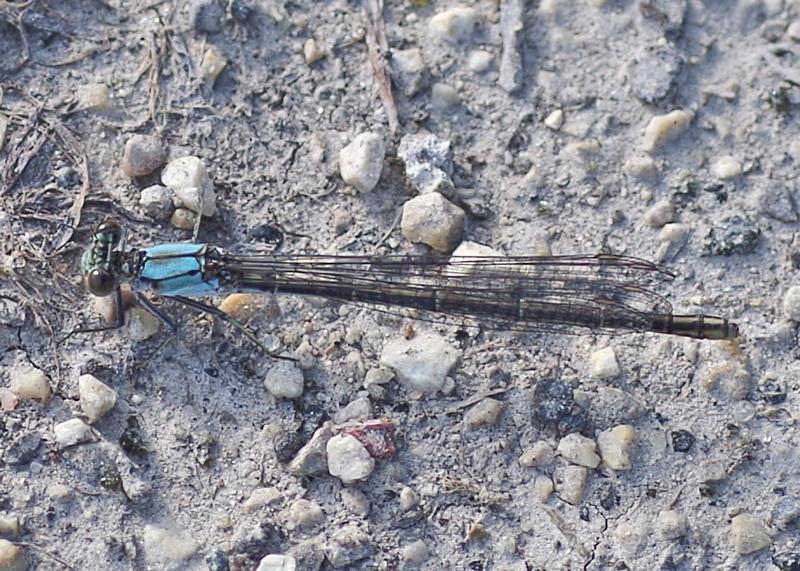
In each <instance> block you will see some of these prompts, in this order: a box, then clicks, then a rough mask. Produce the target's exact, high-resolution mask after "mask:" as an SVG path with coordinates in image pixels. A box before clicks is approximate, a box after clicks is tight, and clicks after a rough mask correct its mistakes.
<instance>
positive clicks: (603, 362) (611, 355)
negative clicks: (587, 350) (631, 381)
mask: <svg viewBox="0 0 800 571" xmlns="http://www.w3.org/2000/svg"><path fill="white" fill-rule="evenodd" d="M619 373H620V368H619V363H617V354H616V353H615V352H614V349H613V348H612V347H606V348H605V349H600V350H599V351H595V352H594V353H592V356H591V357H590V359H589V374H590V375H591V376H593V377H594V378H596V379H613V378H614V377H616V376H617V375H619Z"/></svg>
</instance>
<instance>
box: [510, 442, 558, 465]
mask: <svg viewBox="0 0 800 571" xmlns="http://www.w3.org/2000/svg"><path fill="white" fill-rule="evenodd" d="M554 458H555V450H553V447H552V446H551V445H550V443H549V442H547V441H545V440H539V441H537V442H534V443H533V446H531V447H530V448H528V449H527V450H525V451H524V452H523V453H522V454H521V455H520V457H519V460H518V462H519V463H520V466H525V467H526V468H535V467H539V466H547V465H549V464H550V463H551V462H552V461H553V459H554Z"/></svg>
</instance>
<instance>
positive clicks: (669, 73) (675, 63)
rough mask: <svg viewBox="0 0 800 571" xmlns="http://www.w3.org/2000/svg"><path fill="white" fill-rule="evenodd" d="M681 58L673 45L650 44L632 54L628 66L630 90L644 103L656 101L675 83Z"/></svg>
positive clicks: (663, 96)
mask: <svg viewBox="0 0 800 571" xmlns="http://www.w3.org/2000/svg"><path fill="white" fill-rule="evenodd" d="M682 65H683V60H682V59H681V57H680V56H679V55H678V52H677V51H676V50H675V48H674V47H672V46H669V45H666V46H651V47H648V48H646V49H645V50H643V51H642V52H640V53H638V54H637V55H636V56H634V58H633V60H632V61H631V63H630V64H629V66H628V76H629V80H630V85H631V91H632V92H633V94H634V95H635V96H636V97H638V98H639V99H640V100H641V101H643V102H644V103H650V104H653V103H657V102H659V101H661V100H662V99H664V98H665V97H667V96H668V95H669V94H670V92H671V91H672V88H673V86H674V85H675V80H676V79H677V77H678V74H679V73H680V71H681V67H682Z"/></svg>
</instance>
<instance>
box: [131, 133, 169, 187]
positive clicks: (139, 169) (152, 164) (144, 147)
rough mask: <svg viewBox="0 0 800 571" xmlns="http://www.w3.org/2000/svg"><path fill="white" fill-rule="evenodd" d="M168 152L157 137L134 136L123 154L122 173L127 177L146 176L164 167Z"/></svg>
mask: <svg viewBox="0 0 800 571" xmlns="http://www.w3.org/2000/svg"><path fill="white" fill-rule="evenodd" d="M166 161H167V151H166V149H165V148H164V146H163V145H162V144H161V141H160V140H159V139H158V138H157V137H153V136H152V135H133V136H132V137H131V138H129V139H128V140H127V142H126V143H125V151H124V152H123V153H122V163H121V166H122V172H124V173H125V174H126V175H127V176H130V177H136V176H146V175H148V174H150V173H152V172H155V170H156V169H159V168H161V167H162V166H164V163H165V162H166Z"/></svg>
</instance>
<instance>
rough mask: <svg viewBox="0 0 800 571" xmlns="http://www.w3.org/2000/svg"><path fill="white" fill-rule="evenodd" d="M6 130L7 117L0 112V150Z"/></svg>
mask: <svg viewBox="0 0 800 571" xmlns="http://www.w3.org/2000/svg"><path fill="white" fill-rule="evenodd" d="M7 132H8V117H6V116H5V115H3V114H0V151H2V150H3V146H4V145H5V144H6V133H7Z"/></svg>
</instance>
